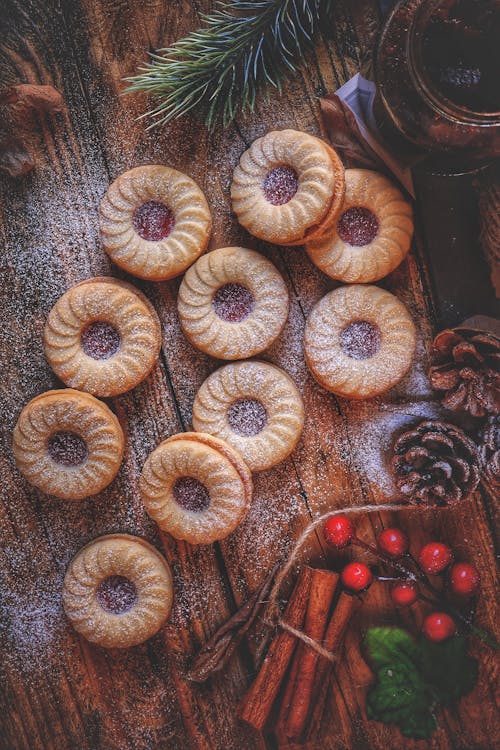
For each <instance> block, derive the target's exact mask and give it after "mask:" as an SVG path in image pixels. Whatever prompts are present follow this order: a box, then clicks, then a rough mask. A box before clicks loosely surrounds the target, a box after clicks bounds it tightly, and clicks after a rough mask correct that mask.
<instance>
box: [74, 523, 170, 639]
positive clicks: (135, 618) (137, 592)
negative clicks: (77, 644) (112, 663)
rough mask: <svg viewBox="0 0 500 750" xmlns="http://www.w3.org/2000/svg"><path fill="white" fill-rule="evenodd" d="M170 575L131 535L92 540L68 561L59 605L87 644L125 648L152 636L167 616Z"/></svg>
mask: <svg viewBox="0 0 500 750" xmlns="http://www.w3.org/2000/svg"><path fill="white" fill-rule="evenodd" d="M172 597H173V587H172V573H171V572H170V568H169V566H168V564H167V562H166V560H165V559H164V558H163V557H162V555H160V553H159V552H158V551H157V550H156V549H155V548H154V547H152V546H151V545H150V544H148V542H145V541H144V540H143V539H139V538H138V537H135V536H130V535H129V534H109V535H108V536H101V537H99V538H98V539H94V541H93V542H90V544H87V545H86V546H85V547H83V548H82V549H81V550H80V551H79V552H78V554H77V555H76V557H75V558H74V559H73V560H72V561H71V562H70V564H69V567H68V569H67V571H66V576H65V578H64V584H63V605H64V610H65V612H66V615H67V617H68V618H69V620H70V621H71V624H72V625H73V627H74V628H75V630H77V631H78V632H79V633H81V635H83V636H84V637H85V638H86V639H87V640H88V641H92V642H93V643H97V644H98V645H99V646H104V647H105V648H128V647H129V646H135V645H136V644H138V643H142V642H143V641H146V640H147V639H148V638H151V636H153V635H154V634H155V633H157V632H158V630H159V629H160V628H161V626H162V625H163V623H164V622H165V620H166V619H167V617H168V616H169V614H170V610H171V607H172Z"/></svg>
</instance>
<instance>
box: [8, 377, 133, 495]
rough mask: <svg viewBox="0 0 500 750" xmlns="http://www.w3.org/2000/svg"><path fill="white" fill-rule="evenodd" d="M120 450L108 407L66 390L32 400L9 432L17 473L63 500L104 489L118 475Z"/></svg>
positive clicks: (120, 440) (119, 433)
mask: <svg viewBox="0 0 500 750" xmlns="http://www.w3.org/2000/svg"><path fill="white" fill-rule="evenodd" d="M123 448H124V437H123V431H122V428H121V426H120V423H119V422H118V419H117V418H116V417H115V415H114V414H113V412H112V411H111V409H109V408H108V407H107V406H106V404H104V403H102V401H98V400H97V399H96V398H94V397H93V396H90V395H89V394H88V393H81V392H80V391H74V390H72V389H71V388H64V389H62V390H56V391H47V392H46V393H42V394H40V395H39V396H36V397H35V398H34V399H32V400H31V401H30V402H29V403H28V404H26V406H25V407H24V409H23V410H22V412H21V414H20V415H19V419H18V420H17V424H16V426H15V429H14V437H13V452H14V457H15V459H16V464H17V467H18V469H19V471H20V472H21V474H23V475H24V476H25V477H26V479H27V480H28V481H29V482H31V484H33V485H35V487H38V488H39V489H40V490H42V492H46V493H47V494H48V495H55V496H56V497H59V498H62V499H64V500H81V499H82V498H84V497H88V496H89V495H96V494H97V493H98V492H100V491H101V490H102V489H104V487H107V485H108V484H109V483H110V482H111V481H112V480H113V479H114V478H115V476H116V474H117V473H118V469H119V468H120V464H121V461H122V458H123Z"/></svg>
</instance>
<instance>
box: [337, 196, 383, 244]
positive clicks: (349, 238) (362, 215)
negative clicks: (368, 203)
mask: <svg viewBox="0 0 500 750" xmlns="http://www.w3.org/2000/svg"><path fill="white" fill-rule="evenodd" d="M378 226H379V225H378V219H377V217H376V216H375V214H374V213H373V211H370V209H369V208H364V206H353V207H352V208H348V209H347V211H344V213H343V214H342V216H341V217H340V219H339V220H338V223H337V232H338V234H339V237H340V239H341V240H342V241H343V242H347V243H349V245H354V246H355V247H363V245H369V244H370V242H373V240H374V239H375V237H376V236H377V234H378Z"/></svg>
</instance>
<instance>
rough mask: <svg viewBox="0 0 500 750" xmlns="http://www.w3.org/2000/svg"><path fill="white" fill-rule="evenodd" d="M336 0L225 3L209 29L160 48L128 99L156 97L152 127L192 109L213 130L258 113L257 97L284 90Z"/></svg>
mask: <svg viewBox="0 0 500 750" xmlns="http://www.w3.org/2000/svg"><path fill="white" fill-rule="evenodd" d="M332 5H333V0H226V2H220V3H219V6H220V7H219V8H218V9H217V10H216V11H214V13H213V14H211V15H205V16H203V20H204V22H205V24H206V27H205V28H203V29H199V30H198V31H193V32H191V33H190V34H188V36H186V37H184V38H183V39H179V40H178V41H177V42H175V43H174V44H173V45H172V46H171V47H169V48H167V49H162V50H158V51H157V52H156V53H155V54H153V55H152V56H151V57H152V59H151V62H150V63H146V64H145V65H144V66H143V67H142V68H139V71H140V72H139V73H138V74H137V75H135V76H133V77H131V78H128V79H126V80H127V81H129V83H130V86H129V87H128V88H127V89H126V93H132V92H135V91H146V92H147V93H149V94H153V95H155V96H156V97H157V98H158V102H157V104H156V105H155V106H154V107H153V108H152V109H151V110H150V111H149V112H146V113H144V115H142V117H151V118H152V119H153V123H152V125H151V126H150V127H152V126H153V125H159V124H163V123H166V122H168V121H169V120H172V119H174V118H176V117H180V116H181V115H184V114H186V113H187V112H190V111H192V110H194V112H195V113H196V114H198V115H201V116H202V117H203V118H204V120H205V123H206V125H207V127H208V128H209V129H211V130H212V129H213V128H214V127H215V125H216V123H217V121H218V120H219V118H220V119H221V120H222V123H223V125H224V126H227V125H229V123H231V122H232V121H233V120H234V118H235V116H236V114H237V113H238V112H240V111H241V112H245V111H250V112H252V111H253V110H254V108H255V102H256V97H257V93H258V92H259V91H260V90H266V89H267V90H268V89H269V88H270V87H274V88H276V89H277V90H278V91H279V92H281V86H282V81H283V77H284V75H285V73H294V72H295V71H296V69H297V63H298V61H299V60H300V58H301V57H302V55H303V54H304V52H305V50H306V49H307V48H308V47H309V46H310V45H311V42H312V38H313V36H314V34H315V33H316V31H317V30H318V28H319V26H320V24H321V22H322V21H324V20H325V19H326V18H327V16H328V14H329V13H330V11H331V7H332Z"/></svg>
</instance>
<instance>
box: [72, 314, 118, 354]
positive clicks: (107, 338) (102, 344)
mask: <svg viewBox="0 0 500 750" xmlns="http://www.w3.org/2000/svg"><path fill="white" fill-rule="evenodd" d="M81 344H82V349H83V351H84V352H85V354H86V355H87V356H88V357H92V359H109V358H110V357H112V356H113V355H114V354H116V352H117V351H118V349H119V348H120V334H119V333H118V331H117V330H116V328H115V327H114V326H112V325H111V323H107V322H106V321H105V320H96V321H95V322H94V323H90V324H89V325H88V326H86V327H85V328H84V329H83V331H82V336H81Z"/></svg>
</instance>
